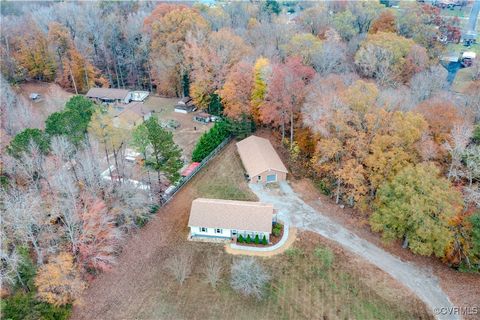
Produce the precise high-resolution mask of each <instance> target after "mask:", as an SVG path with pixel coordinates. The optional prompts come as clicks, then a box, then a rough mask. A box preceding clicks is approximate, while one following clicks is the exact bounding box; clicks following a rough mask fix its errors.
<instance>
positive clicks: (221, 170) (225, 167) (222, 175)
mask: <svg viewBox="0 0 480 320" xmlns="http://www.w3.org/2000/svg"><path fill="white" fill-rule="evenodd" d="M222 156H223V157H227V158H228V159H230V160H229V161H222V162H219V163H218V165H217V166H215V167H207V168H205V169H206V171H207V172H208V173H207V174H208V175H209V176H210V178H209V179H202V180H201V181H199V183H198V184H197V186H196V189H197V195H198V197H203V198H216V199H225V200H245V201H256V200H257V197H256V195H255V194H254V193H253V192H252V191H251V190H250V189H249V188H248V185H247V183H246V180H245V177H244V176H243V172H244V169H243V166H242V162H241V160H240V158H239V156H238V155H237V154H236V147H235V144H234V143H231V144H229V145H228V146H227V147H226V149H225V150H224V151H223V155H222ZM210 170H211V172H209V171H210Z"/></svg>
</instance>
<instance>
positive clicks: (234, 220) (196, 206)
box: [188, 198, 274, 241]
mask: <svg viewBox="0 0 480 320" xmlns="http://www.w3.org/2000/svg"><path fill="white" fill-rule="evenodd" d="M273 213H274V211H273V205H271V204H266V203H261V202H251V201H234V200H220V199H205V198H198V199H195V200H193V202H192V208H191V210H190V219H189V220H188V226H189V227H190V237H191V238H204V239H209V238H218V239H225V240H228V239H235V238H236V237H238V236H239V235H242V236H243V237H245V238H246V237H247V236H248V235H250V237H251V238H252V239H253V238H255V236H256V235H258V236H259V238H260V239H263V236H265V238H266V239H267V241H269V239H270V234H271V233H272V223H273Z"/></svg>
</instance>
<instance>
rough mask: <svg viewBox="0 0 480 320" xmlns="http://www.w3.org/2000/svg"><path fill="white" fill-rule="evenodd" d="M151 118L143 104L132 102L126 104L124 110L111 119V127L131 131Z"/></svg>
mask: <svg viewBox="0 0 480 320" xmlns="http://www.w3.org/2000/svg"><path fill="white" fill-rule="evenodd" d="M151 116H152V112H151V111H150V110H148V109H147V108H146V107H145V106H144V104H143V103H141V102H134V103H130V104H128V105H127V106H126V107H125V109H124V110H123V111H121V112H119V113H118V114H117V115H115V116H114V117H113V125H114V126H115V127H117V128H124V129H133V128H134V127H136V126H137V125H139V124H142V123H143V122H144V121H146V120H148V119H149V118H150V117H151Z"/></svg>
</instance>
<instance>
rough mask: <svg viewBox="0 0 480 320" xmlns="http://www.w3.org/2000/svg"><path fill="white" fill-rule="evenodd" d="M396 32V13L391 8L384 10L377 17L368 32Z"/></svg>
mask: <svg viewBox="0 0 480 320" xmlns="http://www.w3.org/2000/svg"><path fill="white" fill-rule="evenodd" d="M379 31H381V32H396V31H397V26H396V23H395V15H394V14H393V12H392V11H391V10H386V11H382V13H380V15H379V16H378V18H377V19H375V20H374V21H373V22H372V25H371V26H370V29H368V33H377V32H379Z"/></svg>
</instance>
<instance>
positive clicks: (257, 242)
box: [237, 234, 268, 246]
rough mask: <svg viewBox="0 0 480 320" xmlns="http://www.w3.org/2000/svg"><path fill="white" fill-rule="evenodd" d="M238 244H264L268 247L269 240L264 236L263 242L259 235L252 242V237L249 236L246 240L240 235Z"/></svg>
mask: <svg viewBox="0 0 480 320" xmlns="http://www.w3.org/2000/svg"><path fill="white" fill-rule="evenodd" d="M237 242H238V243H255V244H263V245H264V246H266V245H267V244H268V241H267V238H266V237H265V236H263V238H262V240H260V237H259V236H258V234H257V235H256V236H255V238H254V239H253V240H252V237H250V235H248V236H247V237H246V238H244V237H243V236H242V235H239V236H238V238H237Z"/></svg>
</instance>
